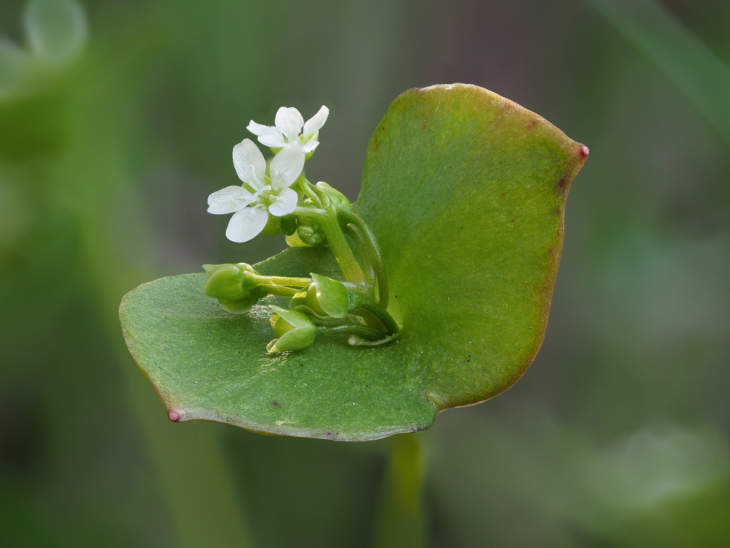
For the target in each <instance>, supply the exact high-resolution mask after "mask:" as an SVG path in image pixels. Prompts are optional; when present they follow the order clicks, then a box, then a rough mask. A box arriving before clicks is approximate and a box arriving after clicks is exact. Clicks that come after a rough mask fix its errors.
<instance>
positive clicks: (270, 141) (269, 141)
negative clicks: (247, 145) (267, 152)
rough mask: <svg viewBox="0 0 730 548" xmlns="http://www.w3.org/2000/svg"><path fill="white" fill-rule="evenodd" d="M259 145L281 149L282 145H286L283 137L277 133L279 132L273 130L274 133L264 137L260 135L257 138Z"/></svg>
mask: <svg viewBox="0 0 730 548" xmlns="http://www.w3.org/2000/svg"><path fill="white" fill-rule="evenodd" d="M259 143H261V144H262V145H266V146H267V147H271V148H281V147H283V146H284V145H286V139H284V136H283V135H282V134H281V132H279V130H278V129H277V130H274V133H267V134H266V135H261V136H260V137H259Z"/></svg>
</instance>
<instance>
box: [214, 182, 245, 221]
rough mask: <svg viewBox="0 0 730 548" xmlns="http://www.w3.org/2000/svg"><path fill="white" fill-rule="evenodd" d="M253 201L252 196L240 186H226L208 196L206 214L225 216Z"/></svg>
mask: <svg viewBox="0 0 730 548" xmlns="http://www.w3.org/2000/svg"><path fill="white" fill-rule="evenodd" d="M252 201H253V194H251V193H250V192H249V191H248V190H246V189H245V188H243V187H241V186H227V187H226V188H222V189H220V190H217V191H215V192H214V193H213V194H211V195H210V196H208V213H212V214H213V215H226V214H227V213H233V212H234V211H238V210H239V209H241V208H243V207H246V206H247V205H248V204H250V203H251V202H252Z"/></svg>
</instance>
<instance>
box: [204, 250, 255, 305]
mask: <svg viewBox="0 0 730 548" xmlns="http://www.w3.org/2000/svg"><path fill="white" fill-rule="evenodd" d="M203 270H205V272H206V273H207V274H208V281H207V283H206V284H205V288H204V292H205V294H206V295H208V296H209V297H214V298H216V299H218V302H220V304H221V306H222V307H223V308H224V309H225V310H228V311H229V312H234V313H238V314H241V313H243V312H246V311H248V310H249V309H250V308H251V307H252V306H253V305H254V304H256V302H257V301H258V300H259V299H261V298H262V297H264V296H265V295H266V291H265V290H264V289H262V288H260V287H258V282H257V281H256V278H255V276H256V271H255V270H254V269H253V267H251V265H248V264H246V263H238V264H221V265H203Z"/></svg>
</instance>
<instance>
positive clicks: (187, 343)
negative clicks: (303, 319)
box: [120, 84, 588, 440]
mask: <svg viewBox="0 0 730 548" xmlns="http://www.w3.org/2000/svg"><path fill="white" fill-rule="evenodd" d="M587 153H588V149H587V148H585V147H584V146H582V145H580V144H579V143H576V142H574V141H572V140H571V139H569V138H568V137H566V136H565V135H564V134H563V133H562V132H561V131H560V130H559V129H557V128H556V127H555V126H553V125H552V124H550V123H549V122H547V121H546V120H545V119H543V118H541V117H540V116H538V115H536V114H534V113H532V112H530V111H528V110H526V109H524V108H522V107H520V106H519V105H517V104H515V103H513V102H511V101H509V100H507V99H504V98H502V97H499V96H498V95H495V94H493V93H491V92H489V91H487V90H484V89H482V88H479V87H476V86H469V85H460V84H457V85H448V86H432V87H430V88H425V89H414V90H410V91H407V92H405V93H404V94H402V95H401V96H400V97H398V98H397V99H396V100H395V101H394V103H393V104H392V105H391V106H390V108H389V109H388V112H387V113H386V115H385V117H384V118H383V120H382V121H381V123H380V125H379V126H378V128H377V129H376V131H375V133H374V135H373V137H372V139H371V141H370V145H369V147H368V153H367V157H366V161H365V169H364V176H363V187H362V192H361V194H360V197H359V198H358V200H357V203H356V204H355V206H356V208H357V210H358V212H359V213H360V215H361V216H362V217H363V218H365V220H366V221H367V222H368V223H369V224H370V226H371V227H372V229H373V231H374V233H375V235H376V236H377V238H378V241H379V242H380V245H381V247H382V252H383V256H384V260H385V264H386V267H387V270H388V276H389V282H390V286H391V294H392V298H391V303H390V306H389V311H390V312H391V314H392V315H393V316H394V317H395V318H396V319H397V320H398V321H399V323H400V324H401V325H402V327H403V332H402V336H401V338H400V339H398V340H397V341H396V342H395V343H393V344H390V345H387V346H383V347H377V348H351V347H348V346H346V345H345V344H342V343H341V342H337V341H333V340H329V339H327V338H324V337H322V338H319V339H318V340H317V341H316V342H315V343H314V344H313V345H312V346H311V347H309V348H307V349H305V350H302V351H299V352H292V353H284V354H282V355H274V356H272V355H268V354H266V351H265V347H266V343H267V341H268V340H270V339H271V338H272V331H271V328H270V326H269V320H268V318H269V309H268V307H267V306H266V305H267V301H264V302H263V303H262V304H261V305H257V306H255V307H253V308H252V310H251V311H250V312H249V313H248V314H244V315H232V314H228V313H226V312H225V311H223V310H221V309H220V307H219V305H218V304H217V303H216V301H215V300H213V299H210V298H208V297H205V295H203V290H202V288H203V286H204V284H205V275H204V274H189V275H183V276H173V277H168V278H162V279H160V280H157V281H154V282H151V283H149V284H145V285H142V286H140V287H139V288H137V289H135V290H134V291H132V292H130V293H129V294H127V295H126V296H125V298H124V300H123V301H122V306H121V309H120V316H121V320H122V325H123V328H124V333H125V337H126V340H127V344H128V346H129V349H130V351H131V353H132V355H133V356H134V357H135V359H136V360H137V363H138V364H139V366H140V368H141V369H142V370H143V371H144V372H145V373H146V374H147V376H148V377H149V378H150V380H151V381H152V383H153V385H154V386H155V388H156V389H157V391H158V392H159V393H160V396H161V397H162V399H163V401H164V402H165V404H166V406H167V408H168V411H169V414H170V417H171V418H172V419H173V420H190V419H205V420H215V421H220V422H226V423H230V424H235V425H237V426H242V427H244V428H248V429H251V430H256V431H261V432H270V433H275V434H283V435H293V436H308V437H316V438H328V439H339V440H370V439H376V438H380V437H384V436H388V435H391V434H395V433H400V432H411V431H415V430H420V429H424V428H427V427H429V426H430V425H431V424H432V423H433V420H434V417H435V415H436V413H437V412H438V411H440V410H442V409H445V408H448V407H454V406H458V405H466V404H470V403H476V402H479V401H482V400H485V399H487V398H489V397H492V396H494V395H496V394H498V393H499V392H501V391H502V390H504V389H506V388H507V387H509V386H510V385H511V384H512V383H514V382H515V381H516V380H517V379H518V378H519V376H520V375H521V374H522V372H523V371H524V370H525V368H526V367H527V366H528V365H529V364H530V362H531V361H532V359H533V358H534V356H535V354H536V353H537V350H538V348H539V346H540V343H541V341H542V337H543V334H544V331H545V326H546V322H547V314H548V310H549V305H550V299H551V296H552V289H553V284H554V281H555V275H556V272H557V267H558V261H559V258H560V251H561V245H562V239H563V214H564V206H565V199H566V195H567V192H568V188H569V187H570V184H571V182H572V180H573V178H574V177H575V175H576V173H577V172H578V171H579V169H580V168H581V166H582V165H583V163H584V161H585V159H586V157H587ZM256 268H257V270H259V271H260V272H261V273H263V274H277V275H288V276H306V275H308V274H309V273H310V272H317V273H320V274H323V275H326V276H332V277H338V272H337V268H336V265H335V263H334V261H333V260H332V258H331V257H330V255H329V253H328V251H327V250H326V249H321V248H292V249H289V250H286V251H284V252H282V253H280V254H279V255H276V256H275V257H272V258H271V259H269V260H267V261H264V262H263V263H260V264H258V265H256ZM268 302H269V303H274V302H275V301H274V300H270V301H268Z"/></svg>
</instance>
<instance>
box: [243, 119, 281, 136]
mask: <svg viewBox="0 0 730 548" xmlns="http://www.w3.org/2000/svg"><path fill="white" fill-rule="evenodd" d="M246 129H247V130H249V131H250V132H251V133H253V134H254V135H266V134H267V133H271V132H272V131H274V132H276V133H278V132H279V130H277V129H276V128H275V127H274V126H265V125H264V124H259V123H257V122H254V121H253V120H250V121H249V122H248V126H246Z"/></svg>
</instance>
